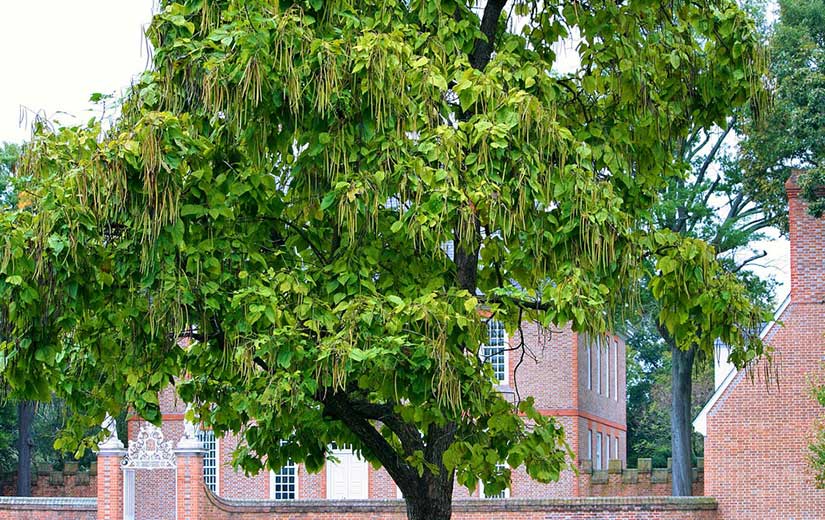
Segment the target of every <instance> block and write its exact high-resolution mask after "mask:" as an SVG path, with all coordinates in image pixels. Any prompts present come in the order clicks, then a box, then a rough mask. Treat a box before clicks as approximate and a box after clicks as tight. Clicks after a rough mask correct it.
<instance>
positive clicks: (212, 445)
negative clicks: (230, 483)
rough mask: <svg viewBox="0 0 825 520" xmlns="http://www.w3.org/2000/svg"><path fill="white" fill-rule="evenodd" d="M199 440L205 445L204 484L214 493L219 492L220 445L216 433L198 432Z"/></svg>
mask: <svg viewBox="0 0 825 520" xmlns="http://www.w3.org/2000/svg"><path fill="white" fill-rule="evenodd" d="M198 440H199V441H201V443H202V444H203V449H204V451H205V453H204V455H203V482H204V483H205V484H206V487H208V488H209V490H210V491H212V492H213V493H217V492H218V457H217V455H218V445H217V442H216V441H215V432H213V431H212V430H198Z"/></svg>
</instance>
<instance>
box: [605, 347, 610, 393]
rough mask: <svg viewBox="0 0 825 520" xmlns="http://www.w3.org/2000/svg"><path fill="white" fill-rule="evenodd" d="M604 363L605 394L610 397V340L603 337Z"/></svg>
mask: <svg viewBox="0 0 825 520" xmlns="http://www.w3.org/2000/svg"><path fill="white" fill-rule="evenodd" d="M604 343H605V345H604V363H605V370H604V378H605V379H606V381H605V389H604V390H605V396H606V397H607V398H608V399H610V340H609V339H607V338H605V341H604Z"/></svg>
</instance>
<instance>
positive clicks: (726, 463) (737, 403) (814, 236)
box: [705, 184, 825, 520]
mask: <svg viewBox="0 0 825 520" xmlns="http://www.w3.org/2000/svg"><path fill="white" fill-rule="evenodd" d="M789 207H790V214H789V217H790V223H791V224H790V232H791V236H790V238H791V284H792V288H791V302H790V304H789V305H788V307H787V308H786V309H785V312H784V313H783V315H782V316H780V317H779V320H780V321H781V322H782V323H783V326H781V327H780V326H775V327H774V328H773V329H772V330H771V331H770V332H769V334H768V336H767V337H766V338H765V339H766V341H767V342H768V343H769V344H770V345H772V346H773V347H774V348H775V349H776V351H775V354H774V356H773V361H772V364H769V363H767V362H766V361H761V362H759V363H758V364H756V365H754V366H752V367H751V368H749V369H748V370H744V371H741V372H740V373H739V374H737V376H736V377H735V379H734V380H733V382H732V383H731V384H730V386H729V387H728V388H727V390H726V391H725V393H724V394H723V395H722V396H721V398H720V399H719V401H718V402H717V403H716V404H715V406H714V407H713V408H712V409H711V410H710V412H709V413H708V417H707V437H706V439H705V462H706V464H705V489H706V493H707V494H708V495H710V496H715V497H717V498H718V500H719V509H720V516H721V517H722V518H724V519H725V520H740V519H752V518H759V519H764V520H772V519H776V520H780V519H781V520H785V519H789V518H794V519H797V520H800V519H813V518H825V491H822V490H817V489H815V487H814V484H813V479H812V476H811V471H810V469H809V466H808V463H807V460H806V458H807V446H808V443H809V441H810V439H811V438H812V436H813V435H814V431H815V424H816V421H817V420H818V419H819V418H820V417H822V414H823V409H822V407H820V406H819V405H818V404H817V403H816V402H815V401H814V399H813V398H812V397H811V395H810V388H811V381H812V380H820V381H821V377H822V376H823V370H822V362H823V354H825V305H822V304H821V303H820V302H822V300H823V299H824V298H825V265H824V264H825V255H824V254H823V250H824V248H823V244H825V222H823V221H822V220H816V219H814V218H813V217H811V216H810V215H808V214H807V211H806V208H805V207H804V205H803V204H802V203H801V201H800V200H799V199H797V198H796V193H795V189H794V187H793V185H792V184H791V186H790V189H789ZM766 373H770V378H769V379H766Z"/></svg>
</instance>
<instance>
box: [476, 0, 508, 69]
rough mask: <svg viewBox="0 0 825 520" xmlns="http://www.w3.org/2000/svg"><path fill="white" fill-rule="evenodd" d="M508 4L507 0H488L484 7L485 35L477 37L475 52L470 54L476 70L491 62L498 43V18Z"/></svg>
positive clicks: (483, 32) (482, 28)
mask: <svg viewBox="0 0 825 520" xmlns="http://www.w3.org/2000/svg"><path fill="white" fill-rule="evenodd" d="M506 4H507V0H488V1H487V5H486V6H485V7H484V15H483V16H482V17H481V33H482V34H483V35H484V36H485V37H484V38H478V39H476V41H475V45H474V46H473V52H472V53H471V54H470V65H472V67H473V68H474V69H476V70H484V67H486V66H487V64H488V63H489V62H490V57H491V56H492V55H493V49H494V48H495V44H496V30H497V29H498V19H499V17H500V16H501V11H502V10H503V9H504V6H505V5H506Z"/></svg>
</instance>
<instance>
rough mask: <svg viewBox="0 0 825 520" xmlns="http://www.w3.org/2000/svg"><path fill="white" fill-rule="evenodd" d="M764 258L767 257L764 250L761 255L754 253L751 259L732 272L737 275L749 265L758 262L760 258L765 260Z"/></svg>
mask: <svg viewBox="0 0 825 520" xmlns="http://www.w3.org/2000/svg"><path fill="white" fill-rule="evenodd" d="M766 256H768V252H767V251H765V250H763V251H762V252H761V253H756V254H755V255H753V256H752V257H750V258H748V259H747V260H745V261H744V262H742V263H741V264H739V266H737V267H736V269H734V270H733V272H734V273H738V272H739V271H741V270H742V268H743V267H745V266H746V265H748V264H749V263H751V262H754V261H756V260H759V259H760V258H765V257H766Z"/></svg>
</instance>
